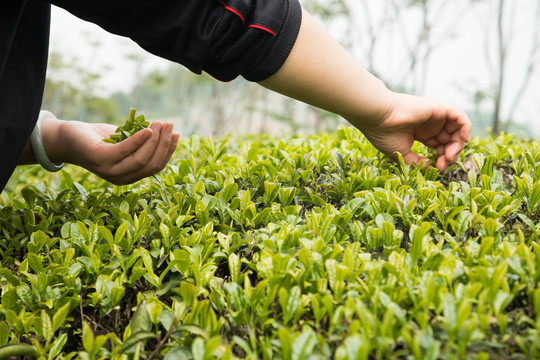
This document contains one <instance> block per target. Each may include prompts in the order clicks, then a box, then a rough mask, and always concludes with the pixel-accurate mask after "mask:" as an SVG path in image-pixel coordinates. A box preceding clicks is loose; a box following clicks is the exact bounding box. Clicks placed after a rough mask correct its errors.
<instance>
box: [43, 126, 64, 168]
mask: <svg viewBox="0 0 540 360" xmlns="http://www.w3.org/2000/svg"><path fill="white" fill-rule="evenodd" d="M65 123H66V121H63V120H59V119H57V118H56V117H54V116H46V117H44V118H43V121H42V124H41V138H42V142H43V147H44V149H45V152H46V154H47V157H48V158H49V159H50V161H51V162H53V163H56V164H60V163H65V162H67V161H66V158H65V156H64V153H65V151H64V149H63V147H64V146H65V142H64V141H63V139H62V135H61V133H62V128H63V126H64V125H65Z"/></svg>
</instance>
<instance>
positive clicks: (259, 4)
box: [50, 0, 302, 81]
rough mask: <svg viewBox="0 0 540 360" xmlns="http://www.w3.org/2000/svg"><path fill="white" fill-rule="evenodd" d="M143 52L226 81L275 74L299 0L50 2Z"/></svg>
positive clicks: (291, 36) (292, 35)
mask: <svg viewBox="0 0 540 360" xmlns="http://www.w3.org/2000/svg"><path fill="white" fill-rule="evenodd" d="M50 2H51V3H52V4H54V5H57V6H59V7H62V8H64V9H66V10H68V11H69V12H71V13H73V14H74V15H76V16H77V17H80V18H82V19H85V20H88V21H91V22H93V23H96V24H97V25H99V26H101V27H102V28H104V29H105V30H107V31H109V32H111V33H114V34H118V35H121V36H126V37H129V38H131V39H132V40H134V41H135V42H137V43H138V44H139V45H140V46H141V47H142V48H144V49H145V50H147V51H149V52H151V53H153V54H155V55H158V56H160V57H163V58H165V59H168V60H171V61H174V62H178V63H180V64H182V65H184V66H186V67H187V68H188V69H190V70H191V71H193V72H195V73H197V74H200V73H201V72H202V71H205V72H207V73H209V74H210V75H212V76H214V77H215V78H217V79H219V80H223V81H229V80H232V79H234V78H236V77H237V76H239V75H242V76H243V77H245V78H246V79H248V80H250V81H261V80H264V79H266V78H267V77H269V76H271V75H272V74H274V73H275V72H277V71H278V70H279V68H280V67H281V66H282V65H283V63H284V62H285V60H286V59H287V56H288V55H289V53H290V51H291V49H292V47H293V44H294V42H295V41H296V37H297V35H298V31H299V29H300V23H301V16H302V15H301V14H302V11H301V7H300V4H299V2H298V0H93V1H77V0H50Z"/></svg>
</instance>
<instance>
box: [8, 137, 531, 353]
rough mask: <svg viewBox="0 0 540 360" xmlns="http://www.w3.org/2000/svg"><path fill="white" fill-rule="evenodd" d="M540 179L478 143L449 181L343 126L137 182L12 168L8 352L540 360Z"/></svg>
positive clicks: (222, 152) (194, 154)
mask: <svg viewBox="0 0 540 360" xmlns="http://www.w3.org/2000/svg"><path fill="white" fill-rule="evenodd" d="M420 150H421V149H420ZM539 177H540V144H538V143H536V142H524V141H520V140H518V139H516V138H514V137H512V136H509V135H501V136H499V137H498V138H496V139H490V140H480V139H473V141H472V142H471V143H470V144H469V145H468V147H467V148H466V150H465V151H464V152H463V153H462V154H461V158H460V160H459V162H458V164H456V165H454V167H453V168H451V169H450V171H449V172H448V173H447V174H445V175H441V174H439V173H438V172H437V171H436V170H434V169H433V168H428V169H426V170H421V169H419V168H414V167H410V166H406V165H404V164H402V163H401V164H400V163H393V162H392V161H390V160H388V159H387V158H386V157H384V156H382V155H381V154H380V153H378V152H377V151H376V150H375V149H374V148H373V147H372V146H371V145H370V144H369V143H368V142H367V141H366V140H365V139H364V138H363V137H362V136H361V135H360V134H359V133H358V132H357V131H355V130H352V129H350V128H340V129H339V130H338V131H337V132H336V133H335V134H323V135H316V136H307V135H306V136H292V137H288V138H285V139H276V138H271V137H269V136H259V137H248V138H242V139H224V140H222V141H219V142H217V143H215V142H213V141H212V140H210V139H199V138H197V137H192V138H190V139H187V140H186V141H183V142H182V144H181V145H180V148H179V150H178V151H177V153H176V155H175V158H174V159H173V160H172V161H171V163H170V165H169V167H168V169H167V170H166V171H164V172H163V173H161V174H159V175H158V176H156V178H149V179H145V180H143V181H141V182H139V183H137V184H134V185H132V186H120V187H118V186H112V185H111V184H109V183H107V182H105V181H103V180H100V179H98V178H96V177H94V176H93V175H91V174H89V173H87V172H85V171H83V170H81V169H78V168H70V167H66V168H65V170H62V171H61V172H60V173H57V174H49V173H46V172H45V171H43V170H41V169H40V168H39V167H25V168H21V169H19V170H18V171H17V173H16V175H15V176H14V180H12V182H11V183H10V184H9V187H8V191H5V192H4V193H3V195H2V197H1V198H0V231H1V233H0V252H1V255H0V260H1V266H0V286H1V289H2V295H1V303H0V345H2V346H3V347H2V348H0V357H3V358H6V357H8V356H13V355H26V356H36V357H39V358H43V359H53V358H60V359H72V358H79V357H80V358H82V359H95V358H99V359H105V358H107V359H128V358H135V359H162V358H164V359H196V360H200V359H211V358H223V359H235V358H248V359H256V358H261V359H329V358H335V359H392V358H408V359H462V358H478V359H487V358H493V359H497V358H500V359H502V358H504V359H506V358H514V359H521V358H523V359H527V358H538V357H540V340H539V329H540V317H539V316H538V314H539V313H540V289H539V287H538V284H539V281H540V259H539V257H540V246H539V244H538V237H539V235H540V224H539V223H540V221H539V215H538V211H539V207H540V181H539Z"/></svg>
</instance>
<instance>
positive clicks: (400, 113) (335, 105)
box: [260, 11, 471, 171]
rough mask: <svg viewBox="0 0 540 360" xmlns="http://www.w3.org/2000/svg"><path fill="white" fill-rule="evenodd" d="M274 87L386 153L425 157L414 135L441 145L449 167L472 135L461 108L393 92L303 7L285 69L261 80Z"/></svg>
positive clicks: (415, 159) (443, 163)
mask: <svg viewBox="0 0 540 360" xmlns="http://www.w3.org/2000/svg"><path fill="white" fill-rule="evenodd" d="M260 84H261V85H262V86H265V87H267V88H269V89H271V90H274V91H277V92H279V93H281V94H284V95H286V96H289V97H292V98H295V99H298V100H300V101H303V102H306V103H308V104H311V105H314V106H317V107H319V108H322V109H325V110H328V111H331V112H334V113H336V114H339V115H341V116H343V117H344V118H345V119H347V120H348V121H349V122H350V123H351V124H352V125H354V126H355V127H357V128H358V129H359V130H361V131H362V132H363V133H364V135H366V137H367V138H368V139H369V140H370V141H371V142H372V143H373V145H374V146H375V147H377V148H378V149H379V150H380V151H382V152H383V153H385V154H387V155H390V156H392V157H393V158H395V153H396V152H399V153H401V154H402V155H403V157H404V160H405V161H406V162H407V163H417V164H418V163H419V162H420V161H422V160H423V158H421V157H419V156H418V155H417V154H415V153H414V152H412V150H411V147H412V145H413V143H414V141H415V140H418V141H420V142H423V143H424V144H425V145H427V146H430V147H432V148H434V149H436V150H437V153H438V155H439V158H438V161H437V164H436V166H437V167H438V168H439V169H440V170H441V171H444V170H445V169H446V168H447V167H448V166H449V165H451V164H452V163H454V162H455V161H456V160H457V156H458V154H459V152H461V150H463V147H464V144H465V142H467V141H468V140H469V134H470V130H471V123H470V121H469V119H468V118H467V116H466V115H465V113H464V112H462V111H461V110H459V109H457V108H455V107H453V106H450V105H447V104H444V103H441V102H438V101H435V100H431V99H426V98H421V97H415V96H409V95H404V94H398V93H394V92H392V91H390V90H389V89H387V88H386V86H385V85H384V84H383V83H382V82H381V81H380V80H379V79H377V78H376V77H374V76H373V75H371V74H370V73H369V72H368V71H366V70H365V69H364V68H363V67H362V66H361V65H360V64H359V63H358V62H357V61H356V60H354V58H353V57H352V56H351V55H350V54H349V53H348V52H347V51H345V49H343V47H341V46H340V45H339V44H338V43H337V42H336V41H335V40H334V39H332V38H331V37H330V35H328V34H327V33H326V31H325V30H324V29H323V28H322V27H321V26H320V25H319V24H317V22H316V21H315V20H314V19H313V18H312V17H311V16H310V15H309V14H308V13H307V12H305V11H304V15H303V20H302V26H301V28H300V33H299V35H298V39H297V41H296V43H295V46H294V48H293V50H292V52H291V54H290V55H289V57H288V59H287V61H286V62H285V64H284V65H283V66H282V68H281V69H280V70H279V71H278V72H277V73H276V74H275V75H273V76H271V77H270V78H268V79H266V80H264V81H262V82H261V83H260Z"/></svg>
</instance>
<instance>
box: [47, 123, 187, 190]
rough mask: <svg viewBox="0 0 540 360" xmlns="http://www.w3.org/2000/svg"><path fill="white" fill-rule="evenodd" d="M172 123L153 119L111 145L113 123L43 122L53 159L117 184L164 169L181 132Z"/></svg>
mask: <svg viewBox="0 0 540 360" xmlns="http://www.w3.org/2000/svg"><path fill="white" fill-rule="evenodd" d="M172 130H173V125H172V124H171V123H165V124H162V123H160V122H157V121H156V122H153V123H152V124H151V125H150V127H149V128H147V129H144V130H141V131H139V132H138V133H136V134H135V135H133V136H132V137H130V138H128V139H126V140H124V141H122V142H120V143H117V144H110V143H106V142H104V141H103V139H104V138H107V137H109V136H110V135H111V134H113V133H114V132H115V131H116V127H115V126H113V125H109V124H89V123H83V122H79V121H62V120H53V119H48V120H47V121H46V122H44V124H43V141H44V145H45V150H46V152H47V154H49V158H50V159H51V160H52V161H53V162H66V163H71V164H75V165H79V166H82V167H84V168H85V169H87V170H90V171H91V172H93V173H95V174H97V175H98V176H100V177H102V178H103V179H105V180H107V181H110V182H112V183H113V184H116V185H123V184H129V183H133V182H135V181H137V180H140V179H142V178H144V177H147V176H150V175H153V174H155V173H158V172H159V171H161V170H162V169H163V168H165V166H166V165H167V163H168V161H169V160H170V158H171V156H172V154H173V152H174V150H175V149H176V146H177V143H178V138H179V134H177V133H173V131H172Z"/></svg>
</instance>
